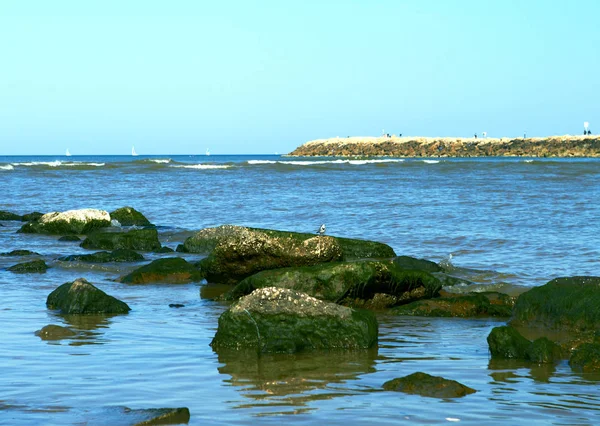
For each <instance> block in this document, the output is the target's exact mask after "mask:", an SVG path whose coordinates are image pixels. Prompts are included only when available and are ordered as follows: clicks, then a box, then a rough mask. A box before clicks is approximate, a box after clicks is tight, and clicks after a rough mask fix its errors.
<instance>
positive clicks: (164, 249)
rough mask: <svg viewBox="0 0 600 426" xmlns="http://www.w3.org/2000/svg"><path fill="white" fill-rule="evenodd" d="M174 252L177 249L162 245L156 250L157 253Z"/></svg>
mask: <svg viewBox="0 0 600 426" xmlns="http://www.w3.org/2000/svg"><path fill="white" fill-rule="evenodd" d="M174 252H175V250H173V249H172V248H171V247H167V246H162V247H161V248H159V249H158V250H156V252H155V253H174Z"/></svg>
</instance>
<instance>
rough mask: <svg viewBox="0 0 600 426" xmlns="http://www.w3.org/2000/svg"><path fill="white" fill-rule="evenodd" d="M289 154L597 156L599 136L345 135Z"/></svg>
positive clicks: (310, 144)
mask: <svg viewBox="0 0 600 426" xmlns="http://www.w3.org/2000/svg"><path fill="white" fill-rule="evenodd" d="M288 155H290V156H307V157H310V156H332V157H376V156H377V157H382V156H385V157H600V137H598V136H595V135H587V136H583V135H582V136H571V135H565V136H548V137H534V138H512V139H511V138H455V137H411V136H405V137H397V136H389V137H388V136H381V137H370V136H366V137H357V136H354V137H347V138H340V137H336V138H330V139H317V140H313V141H309V142H306V143H305V144H303V145H301V146H299V147H298V148H296V149H295V150H294V151H292V152H291V153H289V154H288Z"/></svg>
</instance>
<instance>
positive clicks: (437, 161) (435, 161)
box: [423, 160, 440, 164]
mask: <svg viewBox="0 0 600 426" xmlns="http://www.w3.org/2000/svg"><path fill="white" fill-rule="evenodd" d="M423 162H424V163H427V164H437V163H439V162H440V160H423Z"/></svg>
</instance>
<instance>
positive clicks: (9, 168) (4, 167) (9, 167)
mask: <svg viewBox="0 0 600 426" xmlns="http://www.w3.org/2000/svg"><path fill="white" fill-rule="evenodd" d="M14 169H15V168H14V167H13V166H12V164H7V165H5V166H0V170H14Z"/></svg>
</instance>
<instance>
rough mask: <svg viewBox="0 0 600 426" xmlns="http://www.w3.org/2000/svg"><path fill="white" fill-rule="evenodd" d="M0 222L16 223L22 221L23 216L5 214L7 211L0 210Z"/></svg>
mask: <svg viewBox="0 0 600 426" xmlns="http://www.w3.org/2000/svg"><path fill="white" fill-rule="evenodd" d="M0 220H18V221H21V220H23V216H21V215H18V214H15V213H11V212H7V211H4V210H0Z"/></svg>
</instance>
